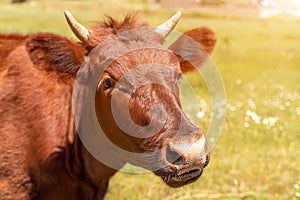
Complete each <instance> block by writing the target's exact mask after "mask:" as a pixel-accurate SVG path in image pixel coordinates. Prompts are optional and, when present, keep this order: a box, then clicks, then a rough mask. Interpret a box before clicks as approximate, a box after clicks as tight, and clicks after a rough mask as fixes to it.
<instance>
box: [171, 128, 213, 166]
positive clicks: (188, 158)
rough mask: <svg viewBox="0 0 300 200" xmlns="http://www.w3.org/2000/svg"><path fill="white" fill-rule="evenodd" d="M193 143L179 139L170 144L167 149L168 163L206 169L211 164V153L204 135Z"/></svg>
mask: <svg viewBox="0 0 300 200" xmlns="http://www.w3.org/2000/svg"><path fill="white" fill-rule="evenodd" d="M197 138H199V135H197V137H195V138H194V139H193V140H192V141H191V140H190V139H189V140H188V139H185V138H182V139H181V138H177V139H174V141H172V142H169V143H168V145H167V148H166V158H167V161H168V162H169V163H170V164H172V165H175V166H184V165H194V166H199V167H201V168H204V167H206V166H207V164H208V162H209V152H208V147H207V141H206V138H205V136H204V134H201V137H200V138H199V139H197Z"/></svg>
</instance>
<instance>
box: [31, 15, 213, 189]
mask: <svg viewBox="0 0 300 200" xmlns="http://www.w3.org/2000/svg"><path fill="white" fill-rule="evenodd" d="M180 14H181V13H180V12H178V13H176V14H175V15H174V16H173V17H172V18H171V19H170V20H168V21H167V22H165V23H163V24H162V25H160V26H158V27H156V28H153V27H150V26H149V25H147V24H139V23H136V22H135V21H134V20H133V18H132V17H126V18H125V20H124V21H123V22H116V21H115V20H113V19H111V18H110V19H109V20H108V21H106V22H103V23H101V24H100V25H98V26H97V27H90V28H85V27H84V26H82V25H81V24H79V23H78V22H77V21H76V20H75V19H74V18H73V17H72V15H71V14H70V13H69V12H66V13H65V15H66V18H67V21H68V23H69V25H70V26H71V29H72V30H73V32H74V33H75V35H76V36H77V37H78V39H80V40H81V42H82V43H81V46H78V44H74V43H72V42H70V41H69V40H67V39H65V38H61V37H59V36H56V35H46V37H45V36H43V35H38V36H34V37H33V38H31V39H29V40H28V42H27V44H26V45H27V51H28V53H29V55H30V56H31V60H32V62H33V63H34V64H35V65H36V67H39V68H43V69H46V70H48V71H51V70H52V69H55V71H63V72H64V73H59V74H74V71H76V70H78V68H79V67H78V68H76V67H74V66H80V64H79V63H81V67H80V68H83V67H87V68H91V69H92V70H93V69H94V68H101V69H102V73H101V75H99V77H97V88H96V91H95V110H96V116H97V123H99V125H100V126H101V128H102V130H103V132H104V133H105V135H106V137H107V138H108V139H109V141H110V142H112V143H113V144H114V145H115V146H117V147H118V148H121V149H123V150H125V151H127V152H131V153H137V154H140V155H145V156H144V157H142V159H133V158H131V157H128V156H122V155H119V156H118V157H117V158H114V159H118V160H121V161H122V162H124V163H125V162H129V163H132V164H135V165H138V166H141V167H144V168H147V169H150V170H152V171H153V172H154V173H155V174H157V175H158V176H160V177H161V178H162V179H163V180H164V181H165V182H166V183H167V184H168V185H169V186H172V187H179V186H182V185H185V184H187V183H191V182H193V181H195V180H197V179H198V178H199V177H200V175H201V174H202V171H203V169H204V168H205V167H206V166H207V164H208V162H209V152H208V147H207V141H206V137H205V135H204V133H203V132H202V131H201V130H200V129H199V128H197V127H196V126H195V125H193V124H192V123H191V122H190V121H189V119H188V118H187V117H186V115H185V114H184V112H183V111H182V107H181V103H180V99H179V81H180V78H181V77H182V74H183V73H186V72H188V71H192V70H194V69H195V68H194V66H197V67H199V66H200V65H202V64H203V63H204V62H205V61H206V60H207V58H208V54H210V53H211V52H212V50H213V48H214V45H215V41H216V39H215V36H214V33H213V32H212V31H211V30H210V29H207V28H195V29H192V30H189V31H187V32H185V33H184V34H183V35H182V36H181V37H179V38H178V39H177V40H176V41H175V42H174V43H173V44H172V45H171V46H170V47H169V48H166V47H164V46H163V42H164V39H165V37H166V36H167V35H168V34H169V33H170V32H171V30H172V29H173V27H174V26H175V24H176V23H177V21H178V19H179V17H180ZM82 47H84V48H82ZM84 54H85V56H84ZM52 66H55V67H52ZM66 72H68V73H66ZM100 161H101V160H100ZM91 163H92V164H88V166H89V168H93V166H94V163H95V162H91ZM104 164H105V163H104ZM95 165H96V164H95ZM91 171H93V172H92V173H97V172H96V171H95V169H93V170H91Z"/></svg>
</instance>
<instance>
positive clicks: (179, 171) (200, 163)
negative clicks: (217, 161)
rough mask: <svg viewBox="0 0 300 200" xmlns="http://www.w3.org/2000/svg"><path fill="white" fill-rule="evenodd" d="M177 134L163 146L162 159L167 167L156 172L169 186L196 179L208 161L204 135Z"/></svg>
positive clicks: (180, 184) (176, 185)
mask: <svg viewBox="0 0 300 200" xmlns="http://www.w3.org/2000/svg"><path fill="white" fill-rule="evenodd" d="M193 135H194V137H193V138H191V136H179V137H175V138H174V139H172V141H170V142H169V143H168V144H167V146H166V148H165V152H164V154H165V155H162V156H163V160H164V162H165V163H167V165H168V167H166V168H164V169H161V170H158V171H157V172H156V174H157V175H159V176H160V177H161V178H162V179H163V181H164V182H165V183H166V184H168V185H169V186H171V187H180V186H183V185H186V184H188V183H192V182H194V181H196V180H197V179H198V178H199V177H200V176H201V174H202V172H203V169H204V168H205V167H206V166H207V165H208V163H209V159H210V156H209V150H208V146H207V140H206V137H205V135H204V134H203V133H202V132H200V133H198V134H196V135H195V134H193Z"/></svg>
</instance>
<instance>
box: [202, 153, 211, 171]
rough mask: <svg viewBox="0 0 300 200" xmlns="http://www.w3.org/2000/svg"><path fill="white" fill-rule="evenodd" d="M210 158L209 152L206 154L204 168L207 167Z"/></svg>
mask: <svg viewBox="0 0 300 200" xmlns="http://www.w3.org/2000/svg"><path fill="white" fill-rule="evenodd" d="M209 160H210V156H209V154H207V155H206V160H205V163H204V165H203V168H205V167H206V166H207V165H208V163H209Z"/></svg>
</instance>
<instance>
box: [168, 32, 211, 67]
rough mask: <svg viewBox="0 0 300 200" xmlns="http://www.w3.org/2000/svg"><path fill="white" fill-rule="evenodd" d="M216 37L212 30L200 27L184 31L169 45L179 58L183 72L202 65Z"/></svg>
mask: <svg viewBox="0 0 300 200" xmlns="http://www.w3.org/2000/svg"><path fill="white" fill-rule="evenodd" d="M215 43H216V37H215V34H214V32H213V31H212V30H210V29H208V28H205V27H201V28H195V29H192V30H189V31H187V32H185V33H184V34H183V35H182V36H180V37H179V38H178V39H177V40H176V41H175V42H174V43H173V44H172V45H171V46H170V48H169V49H170V50H172V51H173V52H174V53H175V54H176V55H177V56H178V57H179V60H180V65H181V70H182V72H183V73H185V72H188V71H193V70H195V69H196V68H197V67H200V66H201V65H203V64H204V63H205V62H206V61H207V59H208V57H209V55H210V54H211V53H212V51H213V49H214V46H215Z"/></svg>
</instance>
